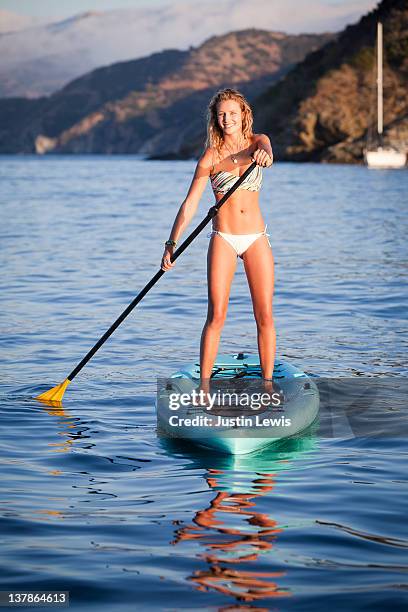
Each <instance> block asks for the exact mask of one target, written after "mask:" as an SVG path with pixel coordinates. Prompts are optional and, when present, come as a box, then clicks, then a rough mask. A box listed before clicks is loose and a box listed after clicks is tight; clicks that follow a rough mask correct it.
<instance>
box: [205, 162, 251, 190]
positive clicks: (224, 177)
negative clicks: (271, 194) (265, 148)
mask: <svg viewBox="0 0 408 612" xmlns="http://www.w3.org/2000/svg"><path fill="white" fill-rule="evenodd" d="M238 179H239V176H237V175H236V174H233V173H232V172H226V171H224V170H220V171H219V172H216V173H215V174H210V181H211V186H212V188H213V191H214V193H222V194H225V193H227V191H229V190H230V189H231V187H232V186H233V185H234V184H235V183H236V182H237V180H238ZM261 185H262V168H261V166H256V168H254V169H253V170H252V172H250V174H249V175H248V176H247V177H246V179H245V180H244V181H243V182H242V183H241V185H240V186H239V187H238V189H245V190H246V191H259V190H260V188H261Z"/></svg>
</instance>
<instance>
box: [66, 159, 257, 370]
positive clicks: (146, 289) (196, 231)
mask: <svg viewBox="0 0 408 612" xmlns="http://www.w3.org/2000/svg"><path fill="white" fill-rule="evenodd" d="M255 167H256V162H253V163H252V164H251V165H250V166H249V168H248V169H247V170H245V172H244V173H243V175H242V176H240V178H239V179H238V180H237V182H236V183H234V185H233V186H232V187H231V189H230V190H229V191H227V193H226V194H225V195H224V196H223V197H222V198H221V200H220V201H219V202H217V203H216V204H214V206H212V207H211V208H210V209H209V211H208V213H207V215H206V217H205V218H204V219H203V220H202V221H201V223H199V224H198V225H197V227H196V228H195V229H194V230H193V231H192V232H191V234H190V235H189V236H188V237H187V238H186V239H185V240H184V241H183V242H182V243H181V245H180V246H179V248H178V249H177V250H176V251H175V252H174V254H173V255H172V257H171V262H173V261H176V259H177V258H178V257H180V255H181V254H182V253H183V252H184V251H185V250H186V248H187V247H188V246H189V245H190V244H191V243H192V242H193V240H194V238H196V237H197V236H198V234H199V233H200V232H201V231H202V230H203V229H204V227H205V226H206V225H207V223H208V222H209V221H211V219H213V218H214V217H215V215H216V214H217V213H218V211H219V210H220V208H221V206H222V205H223V204H225V202H226V201H227V200H228V198H229V197H231V196H232V194H233V193H234V191H235V190H236V189H238V187H239V186H240V185H241V183H243V181H244V180H245V179H246V178H247V176H248V175H249V174H250V173H251V172H252V170H253V169H254V168H255ZM163 274H165V272H164V270H162V269H160V270H159V271H158V272H156V274H155V275H154V276H153V278H152V279H151V280H150V281H149V282H148V283H147V285H146V286H145V287H143V289H142V290H141V291H140V293H139V294H138V295H137V296H136V297H135V299H134V300H133V301H132V302H131V303H130V304H129V306H128V307H127V308H125V310H124V311H123V312H122V314H121V315H120V316H119V317H118V318H117V319H116V321H115V322H114V323H112V325H111V326H110V328H109V329H108V330H107V331H106V332H105V333H104V334H103V336H102V337H101V338H100V339H99V340H98V342H97V343H96V344H95V345H94V346H93V347H92V348H91V350H90V351H88V353H87V354H86V355H85V357H84V358H83V359H82V361H80V362H79V363H78V365H77V366H76V367H75V368H74V369H73V370H72V372H71V374H70V375H69V376H68V380H69V381H72V380H73V379H74V378H75V376H76V375H77V374H78V372H80V371H81V370H82V368H83V367H84V366H85V365H86V364H87V363H88V361H89V360H90V359H91V358H92V357H93V356H94V355H95V353H96V351H97V350H99V349H100V348H101V346H102V345H103V344H104V343H105V342H106V340H107V339H108V338H109V336H111V335H112V334H113V332H114V331H115V329H116V328H117V327H119V325H120V324H121V323H122V321H124V320H125V319H126V317H127V316H128V315H129V314H130V313H131V312H132V310H133V309H134V308H135V306H137V305H138V304H139V302H140V301H141V300H142V299H143V298H144V296H145V295H146V293H148V292H149V291H150V289H151V288H152V287H153V286H154V285H155V284H156V283H157V281H158V280H159V279H160V278H161V277H162V276H163Z"/></svg>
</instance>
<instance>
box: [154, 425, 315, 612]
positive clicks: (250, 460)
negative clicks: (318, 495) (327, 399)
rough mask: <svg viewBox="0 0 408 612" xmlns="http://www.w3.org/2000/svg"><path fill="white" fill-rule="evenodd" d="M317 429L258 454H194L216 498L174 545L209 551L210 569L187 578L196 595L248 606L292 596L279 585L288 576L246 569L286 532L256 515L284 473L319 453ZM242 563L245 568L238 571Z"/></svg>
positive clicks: (180, 529)
mask: <svg viewBox="0 0 408 612" xmlns="http://www.w3.org/2000/svg"><path fill="white" fill-rule="evenodd" d="M316 427H317V425H315V426H314V427H313V429H312V428H311V429H310V430H309V431H308V432H306V433H304V434H303V435H302V437H301V438H299V439H289V440H285V441H282V442H281V443H280V444H278V445H275V446H274V447H273V448H267V449H264V450H263V451H262V452H260V453H257V454H254V455H240V456H228V455H225V456H222V455H219V456H218V457H217V456H212V457H211V459H209V458H208V457H206V455H205V454H203V453H200V452H199V451H197V452H196V453H195V454H190V455H189V456H190V458H192V459H193V461H194V462H195V464H196V465H200V466H201V467H205V468H206V474H205V479H206V482H207V484H208V486H209V488H210V489H211V490H212V491H214V493H215V495H214V497H213V498H212V500H211V502H210V504H209V506H207V507H206V508H203V509H200V510H197V512H196V514H195V516H194V518H193V519H192V524H189V525H182V526H179V527H178V528H177V529H176V531H175V538H174V540H173V541H172V542H171V543H172V544H174V545H179V544H182V543H184V542H188V541H194V542H195V543H197V544H199V546H200V548H203V549H204V551H203V552H200V553H199V555H198V556H199V557H200V559H202V560H203V562H205V564H206V567H205V568H204V569H201V570H196V571H194V572H193V573H192V574H191V575H190V576H188V580H190V581H191V582H192V583H193V584H194V585H195V588H196V589H197V590H199V591H206V590H211V589H213V590H215V591H217V592H219V593H222V594H224V595H229V596H231V597H234V598H235V599H236V600H237V601H240V602H241V601H242V602H246V603H250V602H253V601H261V600H262V599H265V598H269V597H288V596H290V595H291V594H292V590H291V589H290V588H287V587H283V586H281V585H280V578H282V577H283V576H286V572H279V571H278V572H274V571H268V572H265V571H257V570H256V569H248V568H247V565H248V564H249V568H251V567H252V566H253V564H255V565H256V562H257V561H258V559H259V556H260V555H264V554H266V553H268V552H269V551H271V550H272V548H273V547H274V545H275V544H276V541H277V539H278V537H279V534H280V533H282V532H283V530H284V529H285V526H284V525H280V524H278V521H276V520H274V519H273V518H272V517H271V516H269V515H268V514H267V513H265V512H260V511H258V510H257V500H258V498H260V497H263V496H266V495H268V496H269V497H271V501H272V502H273V494H274V489H275V485H276V481H277V479H278V478H279V473H280V472H282V471H284V470H290V469H292V467H293V464H294V462H295V461H297V460H298V459H299V458H300V457H301V456H302V455H305V454H306V453H307V452H308V451H311V450H314V449H316V448H317V441H316V439H315V438H314V436H313V432H315V431H316ZM163 444H164V446H165V447H166V448H167V450H168V451H169V452H171V451H173V452H174V451H177V450H179V451H181V452H183V450H184V452H185V451H186V445H183V444H180V443H178V444H177V443H175V442H171V441H165V442H163ZM209 465H211V466H212V467H208V466H209ZM237 480H239V482H237ZM239 564H245V565H246V567H242V568H241V567H237V566H238V565H239ZM236 609H244V608H236Z"/></svg>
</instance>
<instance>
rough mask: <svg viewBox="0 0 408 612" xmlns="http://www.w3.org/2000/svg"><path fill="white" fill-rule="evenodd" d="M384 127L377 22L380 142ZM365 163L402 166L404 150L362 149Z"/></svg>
mask: <svg viewBox="0 0 408 612" xmlns="http://www.w3.org/2000/svg"><path fill="white" fill-rule="evenodd" d="M383 128H384V112H383V29H382V23H378V24H377V134H378V141H379V142H380V143H382V139H383ZM364 159H365V163H366V164H367V166H368V167H369V168H404V167H405V164H406V160H407V155H406V153H405V151H400V150H398V149H396V148H394V147H390V146H387V147H385V146H382V145H381V144H380V145H379V146H377V147H375V148H367V149H366V150H365V151H364Z"/></svg>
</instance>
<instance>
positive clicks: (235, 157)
mask: <svg viewBox="0 0 408 612" xmlns="http://www.w3.org/2000/svg"><path fill="white" fill-rule="evenodd" d="M241 143H242V141H241V140H240V143H239V145H238V151H237V152H236V153H234V152H233V151H231V149H230V148H229V146H228V145H227V143H226V142H224V144H225V147H226V148H227V150H228V151H229V153H230V154H231V159H232V161H233V162H234V164H237V163H238V158H237V153H239V150H240V146H241Z"/></svg>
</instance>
